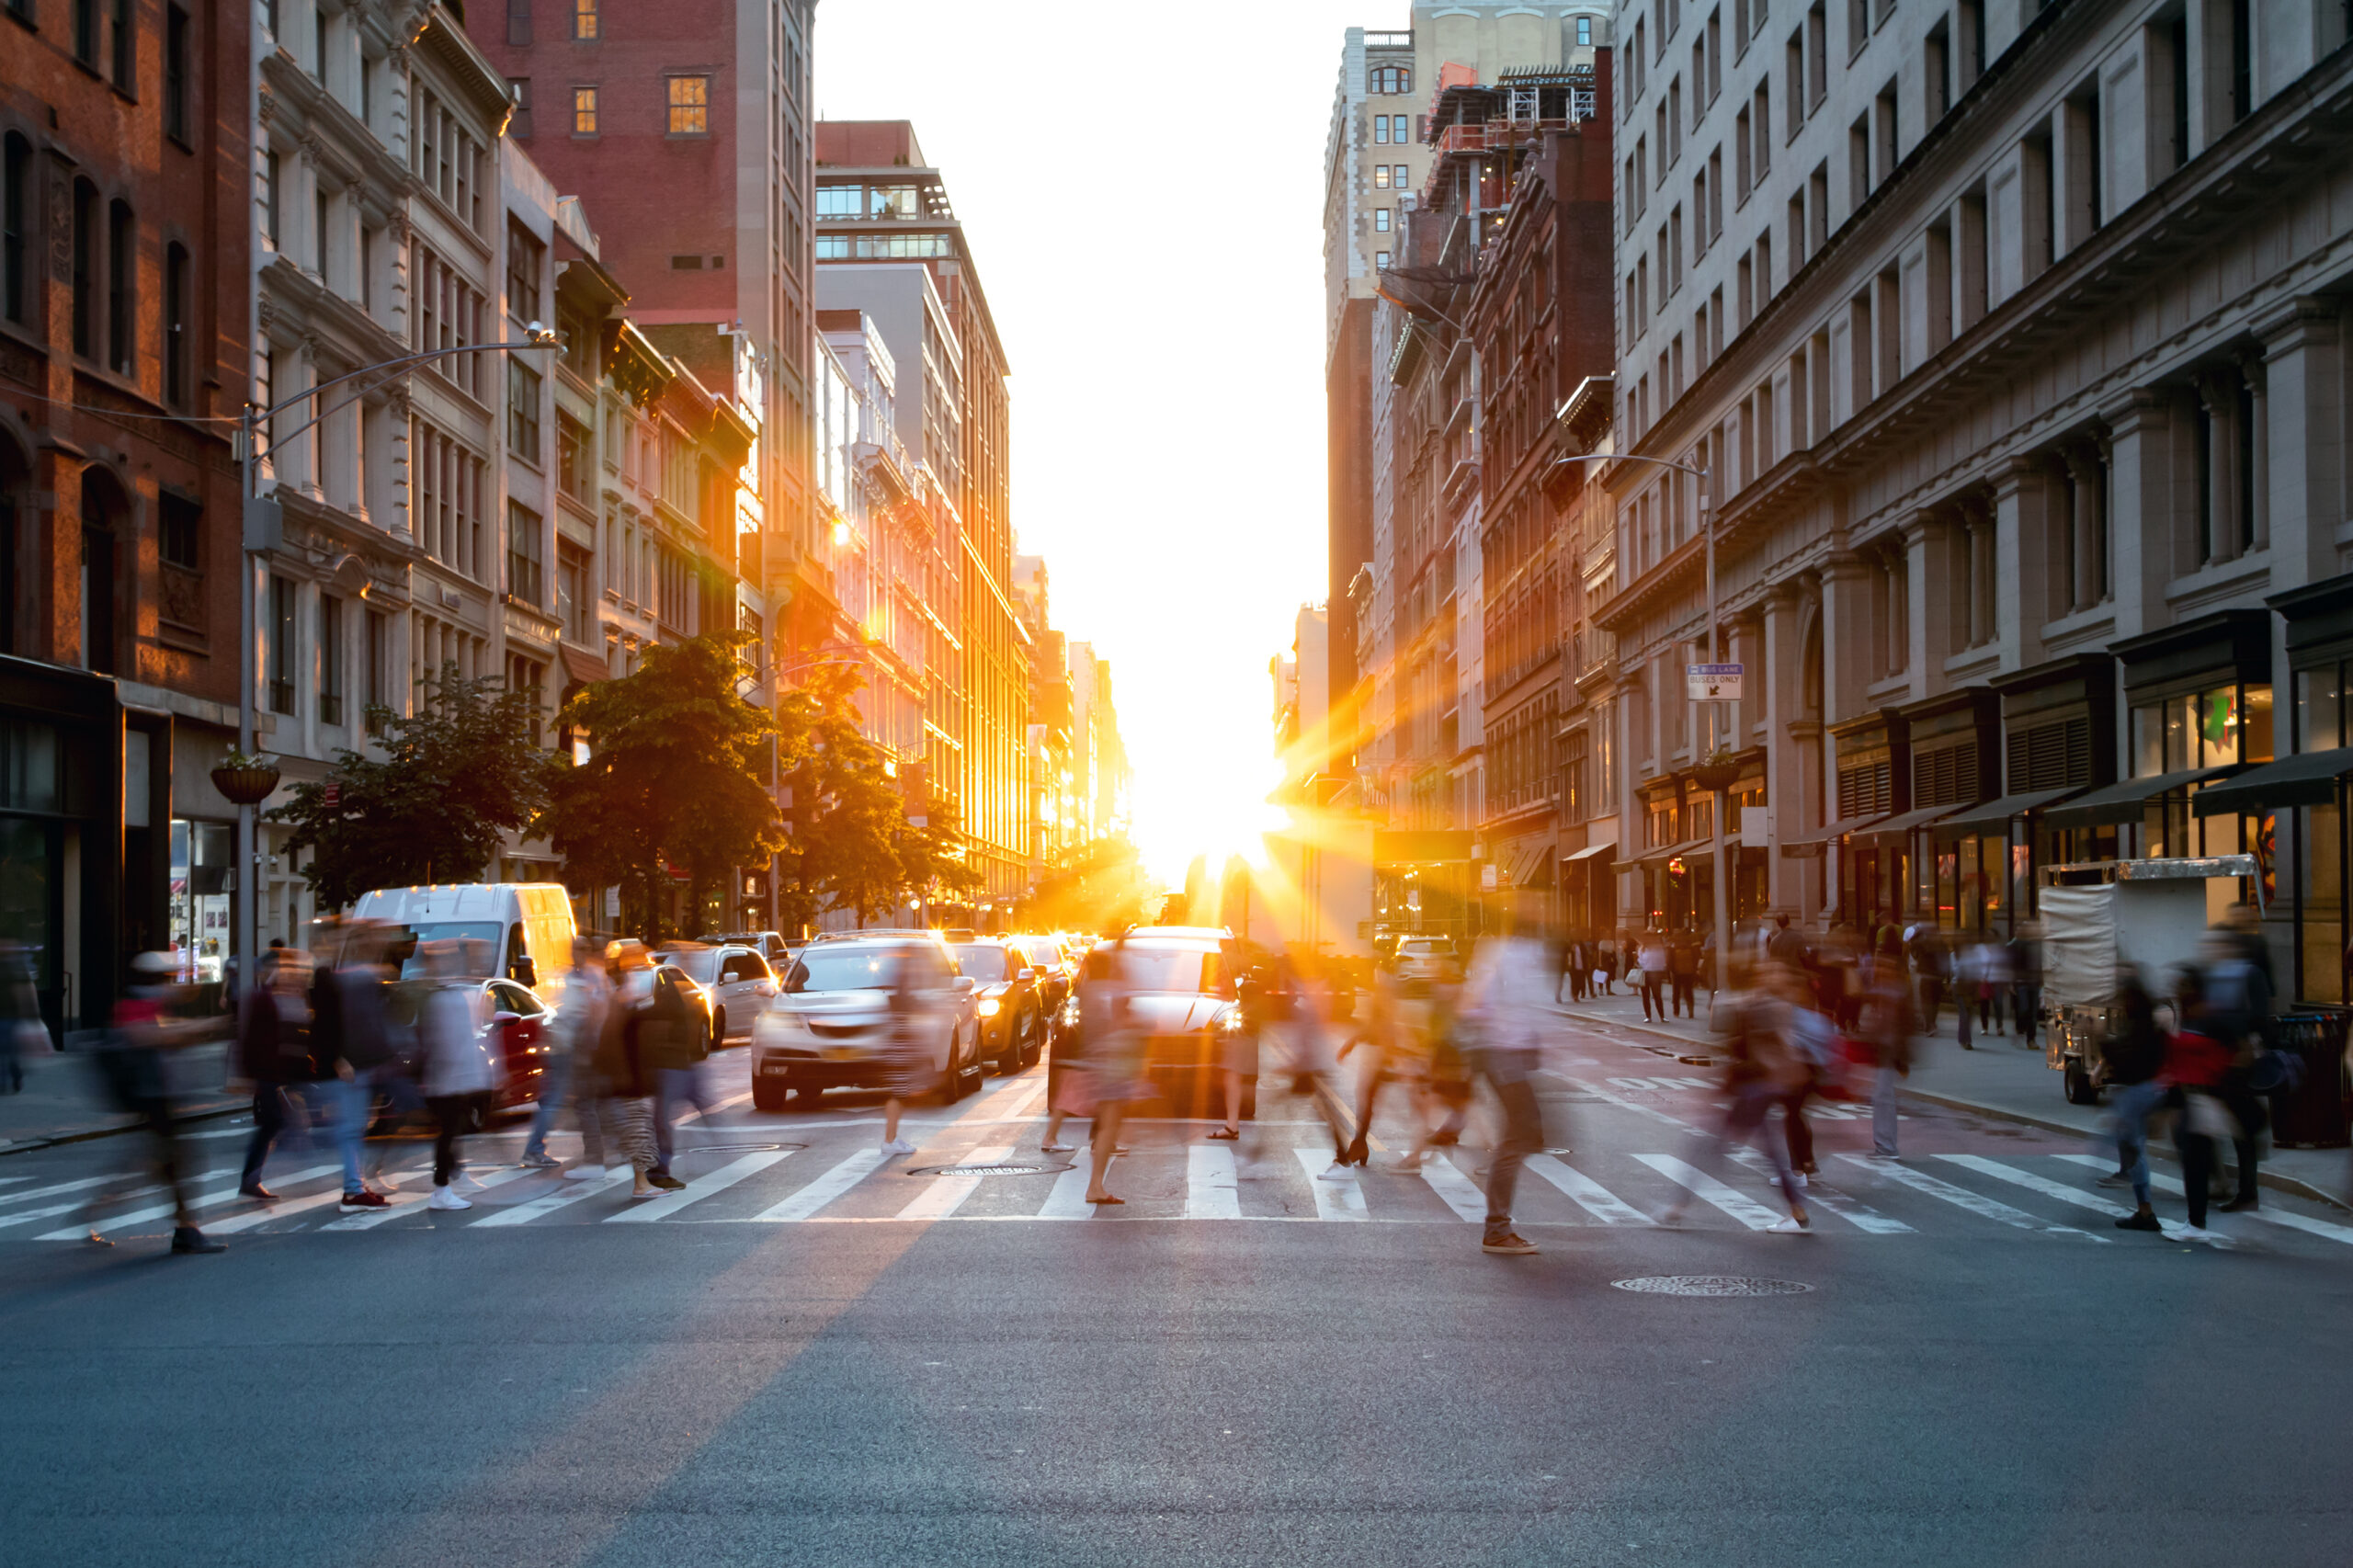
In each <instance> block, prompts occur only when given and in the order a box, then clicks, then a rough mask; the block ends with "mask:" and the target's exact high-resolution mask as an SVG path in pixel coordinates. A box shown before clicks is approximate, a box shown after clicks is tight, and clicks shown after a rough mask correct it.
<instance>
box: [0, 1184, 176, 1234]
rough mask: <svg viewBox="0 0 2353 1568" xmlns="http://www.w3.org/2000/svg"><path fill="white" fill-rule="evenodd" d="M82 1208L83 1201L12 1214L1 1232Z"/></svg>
mask: <svg viewBox="0 0 2353 1568" xmlns="http://www.w3.org/2000/svg"><path fill="white" fill-rule="evenodd" d="M163 1190H164V1189H163V1188H162V1187H133V1188H132V1189H131V1191H129V1192H119V1193H117V1194H115V1200H116V1201H120V1200H122V1199H131V1198H144V1197H146V1196H147V1195H148V1194H149V1193H152V1192H161V1191H163ZM82 1206H83V1204H82V1201H76V1202H73V1203H52V1204H51V1205H50V1206H49V1207H48V1208H46V1209H35V1210H30V1211H28V1212H27V1213H23V1214H12V1215H10V1216H9V1217H8V1218H7V1219H6V1220H0V1231H5V1230H6V1229H7V1228H8V1227H9V1226H11V1225H29V1224H31V1223H32V1222H33V1221H36V1220H47V1219H50V1218H51V1217H52V1216H54V1215H58V1214H71V1213H73V1212H74V1210H76V1209H79V1208H81V1207H82ZM34 1239H35V1240H39V1239H40V1238H39V1237H35V1238H34Z"/></svg>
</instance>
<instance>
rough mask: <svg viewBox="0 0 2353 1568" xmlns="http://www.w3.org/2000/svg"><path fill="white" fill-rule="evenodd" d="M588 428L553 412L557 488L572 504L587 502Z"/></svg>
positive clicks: (589, 460)
mask: <svg viewBox="0 0 2353 1568" xmlns="http://www.w3.org/2000/svg"><path fill="white" fill-rule="evenodd" d="M592 467H593V463H592V461H591V459H590V456H589V448H588V426H585V425H583V424H582V423H580V421H578V420H577V419H574V417H572V415H569V414H566V413H565V412H564V411H563V409H561V408H559V409H557V410H556V411H555V474H556V485H557V487H558V488H559V489H561V490H562V491H563V493H564V494H566V495H569V496H571V497H572V498H573V499H574V501H590V500H593V499H594V497H593V496H592V495H591V494H590V491H589V482H590V471H591V469H592Z"/></svg>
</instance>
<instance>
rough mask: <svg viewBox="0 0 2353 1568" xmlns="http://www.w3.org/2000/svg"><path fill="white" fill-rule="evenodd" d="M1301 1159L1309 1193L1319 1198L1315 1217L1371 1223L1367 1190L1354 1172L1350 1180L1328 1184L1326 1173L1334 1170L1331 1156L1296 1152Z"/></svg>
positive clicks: (1316, 1151) (1318, 1151)
mask: <svg viewBox="0 0 2353 1568" xmlns="http://www.w3.org/2000/svg"><path fill="white" fill-rule="evenodd" d="M1291 1153H1294V1154H1297V1155H1298V1156H1299V1168H1300V1169H1302V1170H1303V1171H1305V1172H1306V1173H1307V1190H1308V1191H1310V1192H1312V1193H1313V1194H1314V1195H1315V1217H1316V1218H1317V1219H1319V1220H1370V1218H1372V1216H1371V1215H1370V1214H1368V1213H1367V1212H1366V1211H1365V1207H1364V1187H1363V1186H1362V1184H1360V1183H1359V1182H1358V1180H1357V1173H1356V1172H1355V1170H1353V1169H1349V1170H1348V1171H1347V1177H1346V1179H1344V1180H1338V1181H1324V1180H1323V1179H1322V1177H1323V1174H1324V1172H1325V1171H1326V1170H1328V1169H1330V1168H1331V1164H1332V1161H1331V1156H1330V1155H1328V1154H1326V1153H1324V1151H1323V1150H1322V1149H1321V1148H1313V1149H1293V1150H1292V1151H1291Z"/></svg>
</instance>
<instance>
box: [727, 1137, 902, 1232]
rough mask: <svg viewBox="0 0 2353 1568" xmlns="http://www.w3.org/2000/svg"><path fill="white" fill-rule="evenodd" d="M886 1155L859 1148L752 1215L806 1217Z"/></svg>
mask: <svg viewBox="0 0 2353 1568" xmlns="http://www.w3.org/2000/svg"><path fill="white" fill-rule="evenodd" d="M888 1158H890V1156H889V1155H887V1154H885V1153H883V1152H882V1151H881V1149H879V1148H874V1149H860V1150H859V1151H858V1153H855V1154H852V1155H851V1156H850V1157H849V1158H848V1159H847V1160H844V1161H843V1162H842V1163H841V1164H840V1165H835V1167H834V1168H833V1169H831V1170H829V1171H827V1172H825V1173H824V1175H823V1176H819V1177H818V1178H817V1179H816V1180H815V1181H813V1182H811V1183H810V1184H809V1185H808V1186H806V1187H802V1188H801V1190H800V1191H798V1192H796V1193H794V1194H793V1195H792V1196H791V1197H790V1198H788V1199H785V1200H784V1201H783V1202H781V1203H779V1204H777V1205H776V1206H775V1207H774V1208H772V1209H769V1210H765V1211H764V1212H761V1213H758V1214H755V1215H753V1216H752V1218H754V1219H755V1220H764V1221H768V1222H769V1223H771V1224H788V1223H790V1222H791V1221H796V1220H806V1219H807V1218H809V1217H810V1216H811V1215H812V1214H814V1213H815V1212H816V1211H817V1210H820V1209H823V1208H824V1206H825V1205H826V1204H828V1203H831V1202H832V1201H833V1200H834V1199H836V1198H839V1197H840V1196H841V1195H842V1194H843V1193H845V1192H847V1191H848V1190H849V1189H850V1188H851V1187H856V1186H857V1185H858V1183H859V1182H861V1181H863V1180H864V1179H865V1178H866V1174H867V1173H868V1172H869V1171H870V1170H872V1169H873V1168H874V1167H875V1166H877V1165H881V1163H882V1162H883V1161H884V1160H886V1159H888Z"/></svg>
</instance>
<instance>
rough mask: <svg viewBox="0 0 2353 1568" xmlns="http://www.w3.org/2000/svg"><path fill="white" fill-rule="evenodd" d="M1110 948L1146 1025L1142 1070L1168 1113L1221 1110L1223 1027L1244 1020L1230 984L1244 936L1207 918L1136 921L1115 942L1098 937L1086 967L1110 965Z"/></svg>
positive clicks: (1135, 1012) (1134, 1011)
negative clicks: (1197, 922)
mask: <svg viewBox="0 0 2353 1568" xmlns="http://www.w3.org/2000/svg"><path fill="white" fill-rule="evenodd" d="M1114 952H1116V953H1117V954H1118V956H1119V960H1120V964H1121V966H1122V970H1123V972H1124V980H1125V983H1126V985H1127V986H1128V988H1129V1002H1130V1016H1131V1017H1132V1018H1133V1019H1134V1020H1135V1021H1136V1023H1137V1025H1138V1026H1139V1027H1140V1028H1142V1029H1143V1031H1144V1075H1145V1076H1146V1077H1147V1078H1148V1079H1150V1080H1151V1082H1152V1085H1153V1087H1154V1089H1155V1090H1157V1091H1158V1092H1159V1093H1160V1095H1161V1096H1163V1097H1164V1098H1165V1100H1166V1102H1167V1106H1168V1114H1169V1115H1171V1116H1178V1117H1222V1116H1224V1114H1225V1098H1224V1079H1223V1076H1222V1071H1223V1067H1224V1044H1225V1042H1224V1031H1225V1030H1226V1029H1227V1028H1233V1027H1238V1025H1239V1023H1240V1021H1241V1020H1240V1015H1239V1012H1238V1009H1237V1006H1236V992H1235V989H1234V982H1235V981H1236V980H1237V979H1239V978H1240V976H1241V972H1242V952H1241V944H1239V943H1238V942H1236V941H1235V940H1234V939H1233V936H1232V935H1231V934H1230V933H1228V932H1225V931H1222V930H1217V929H1214V928H1212V927H1209V926H1134V927H1131V929H1130V930H1129V931H1128V932H1127V933H1126V935H1125V936H1123V937H1120V939H1119V940H1118V941H1117V942H1111V941H1105V942H1098V943H1097V944H1096V947H1095V950H1094V951H1093V952H1092V953H1090V954H1088V955H1087V960H1086V962H1087V967H1086V971H1085V972H1086V974H1088V975H1093V974H1095V973H1097V966H1108V963H1109V962H1110V961H1111V955H1112V954H1113V953H1114ZM1085 983H1086V982H1085V981H1082V982H1081V984H1082V985H1083V984H1085ZM1245 1114H1248V1110H1247V1109H1245Z"/></svg>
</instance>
